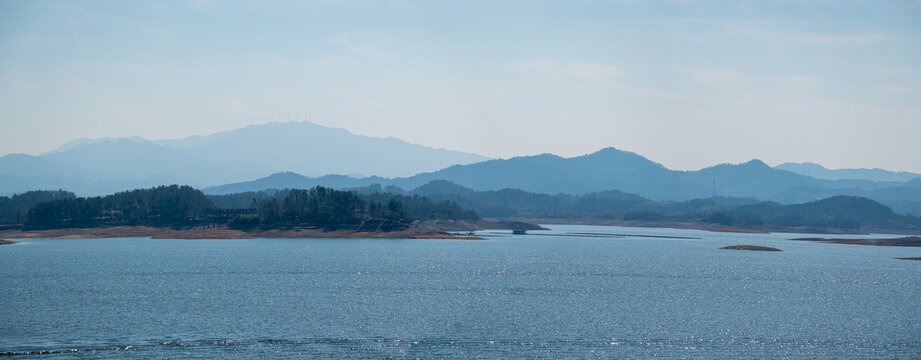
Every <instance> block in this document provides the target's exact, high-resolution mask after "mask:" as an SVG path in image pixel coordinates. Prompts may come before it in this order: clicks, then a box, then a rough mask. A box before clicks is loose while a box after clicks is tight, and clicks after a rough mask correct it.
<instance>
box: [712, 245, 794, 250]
mask: <svg viewBox="0 0 921 360" xmlns="http://www.w3.org/2000/svg"><path fill="white" fill-rule="evenodd" d="M720 249H722V250H751V251H783V250H780V249H778V248H772V247H767V246H755V245H732V246H724V247H721V248H720Z"/></svg>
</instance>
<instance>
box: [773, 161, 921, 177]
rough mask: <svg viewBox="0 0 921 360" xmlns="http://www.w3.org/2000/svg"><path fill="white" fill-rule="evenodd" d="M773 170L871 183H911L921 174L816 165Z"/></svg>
mask: <svg viewBox="0 0 921 360" xmlns="http://www.w3.org/2000/svg"><path fill="white" fill-rule="evenodd" d="M774 168H775V169H780V170H787V171H790V172H795V173H797V174H800V175H806V176H812V177H814V178H816V179H825V180H846V179H858V180H872V181H893V182H899V181H902V182H904V181H911V180H914V179H921V174H915V173H910V172H905V171H899V172H895V171H888V170H883V169H837V170H831V169H826V168H825V167H824V166H822V165H819V164H816V163H810V162H806V163H789V162H788V163H783V164H780V165H777V166H775V167H774Z"/></svg>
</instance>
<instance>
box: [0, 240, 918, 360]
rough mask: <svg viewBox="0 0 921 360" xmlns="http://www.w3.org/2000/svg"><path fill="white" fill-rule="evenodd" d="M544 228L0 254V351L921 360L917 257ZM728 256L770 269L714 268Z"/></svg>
mask: <svg viewBox="0 0 921 360" xmlns="http://www.w3.org/2000/svg"><path fill="white" fill-rule="evenodd" d="M551 228H553V230H551V231H540V232H533V234H530V235H523V236H511V235H510V234H508V232H493V231H487V232H481V234H484V235H485V236H486V237H487V238H488V239H489V240H487V241H457V240H388V239H367V240H365V239H357V240H356V239H255V240H194V241H193V240H151V239H142V238H124V239H85V240H41V239H38V240H26V241H23V243H21V244H16V245H5V246H0V270H2V271H3V273H2V276H0V291H2V292H0V352H2V353H3V354H5V355H12V356H14V357H20V356H21V357H26V358H31V357H43V358H44V357H48V356H51V357H52V358H54V357H57V358H62V357H63V358H69V357H74V358H77V357H79V358H83V357H96V358H125V357H133V358H151V357H159V358H163V357H179V358H220V357H225V358H226V357H233V358H246V357H278V356H289V357H320V358H350V357H351V358H389V357H392V358H416V357H421V358H433V357H450V358H560V357H583V358H584V357H589V358H595V357H618V358H623V357H627V358H643V357H652V356H665V357H678V358H725V357H736V358H754V357H769V358H912V357H918V356H921V355H919V354H921V262H918V261H900V260H893V259H892V258H894V257H917V256H921V248H897V247H871V246H855V245H836V244H820V243H809V242H798V241H789V240H786V239H789V238H793V237H801V236H804V235H796V234H725V233H710V232H703V231H693V230H671V229H643V228H621V227H589V226H551ZM736 244H751V245H765V246H773V247H778V248H781V249H782V250H783V252H753V251H730V250H718V248H719V247H721V246H726V245H736ZM46 354H51V355H46Z"/></svg>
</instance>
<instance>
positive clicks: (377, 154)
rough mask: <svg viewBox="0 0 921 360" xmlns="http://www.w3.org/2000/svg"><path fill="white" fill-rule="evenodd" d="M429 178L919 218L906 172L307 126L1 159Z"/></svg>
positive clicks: (467, 184) (13, 181) (260, 181)
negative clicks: (849, 202) (432, 144)
mask: <svg viewBox="0 0 921 360" xmlns="http://www.w3.org/2000/svg"><path fill="white" fill-rule="evenodd" d="M266 174H272V175H269V176H266ZM326 174H352V175H326ZM355 174H372V175H374V176H363V175H355ZM251 179H257V180H251ZM436 180H444V181H447V182H450V183H452V184H454V185H456V186H460V187H464V188H468V189H470V190H471V191H494V190H501V189H519V190H522V191H526V192H533V193H543V194H570V195H582V194H587V193H599V192H606V191H611V190H616V191H619V192H623V193H629V194H636V195H638V196H642V197H644V198H647V199H651V200H655V201H687V200H690V199H698V198H710V197H713V196H719V197H733V198H751V199H757V200H771V201H777V202H780V203H784V204H792V203H802V202H808V201H814V200H819V199H823V198H827V197H830V196H834V195H852V196H862V197H867V198H870V199H873V200H876V201H878V202H880V203H882V204H885V205H886V206H889V207H891V208H892V209H893V210H895V211H896V212H898V213H912V214H921V177H918V176H917V174H911V173H903V172H902V173H896V172H889V171H885V170H879V169H872V170H866V169H844V170H828V169H825V168H823V167H821V166H819V165H815V164H789V163H788V164H783V165H780V166H777V167H774V168H772V167H770V166H768V165H767V164H765V163H763V162H761V161H759V160H752V161H749V162H746V163H743V164H720V165H716V166H713V167H708V168H704V169H701V170H696V171H675V170H670V169H668V168H666V167H665V166H662V165H661V164H659V163H656V162H653V161H650V160H649V159H646V158H644V157H643V156H640V155H638V154H635V153H632V152H627V151H622V150H618V149H615V148H606V149H602V150H599V151H597V152H595V153H592V154H587V155H583V156H576V157H571V158H564V157H560V156H557V155H552V154H540V155H533V156H522V157H514V158H510V159H496V160H488V159H486V158H484V157H482V156H479V155H476V154H470V153H462V152H456V151H449V150H443V149H433V148H428V147H425V146H421V145H414V144H410V143H407V142H404V141H401V140H398V139H394V138H373V137H366V136H360V135H354V134H352V133H350V132H348V131H346V130H343V129H335V128H328V127H324V126H320V125H316V124H313V123H307V122H293V123H270V124H263V125H254V126H249V127H246V128H242V129H236V130H230V131H224V132H219V133H215V134H211V135H206V136H191V137H186V138H182V139H175V140H162V141H148V140H145V139H143V138H138V137H133V138H117V139H80V140H75V141H72V142H69V143H67V144H64V145H63V146H61V147H60V148H58V149H56V150H54V151H50V152H48V153H45V154H41V155H38V156H32V155H23V154H11V155H7V156H3V157H0V195H10V194H14V193H21V192H24V191H27V190H34V189H66V190H70V191H73V192H75V193H77V194H78V195H102V194H109V193H113V192H116V191H122V190H128V189H134V188H143V187H152V186H156V185H165V184H187V185H192V186H195V187H199V188H204V191H205V192H206V193H209V194H228V193H237V192H245V191H259V190H264V189H284V188H309V187H313V186H317V185H323V186H328V187H332V188H337V189H352V188H361V187H367V186H371V185H374V184H379V185H381V186H382V187H391V188H390V189H391V190H395V189H397V188H399V189H401V190H404V189H405V190H411V189H416V188H418V187H420V186H423V185H425V184H429V183H431V182H432V181H436ZM220 184H226V185H220Z"/></svg>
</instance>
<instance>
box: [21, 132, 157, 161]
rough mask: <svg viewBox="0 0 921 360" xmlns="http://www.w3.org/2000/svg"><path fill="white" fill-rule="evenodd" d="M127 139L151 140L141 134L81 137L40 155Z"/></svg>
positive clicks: (131, 140) (129, 140) (128, 140)
mask: <svg viewBox="0 0 921 360" xmlns="http://www.w3.org/2000/svg"><path fill="white" fill-rule="evenodd" d="M125 141H127V142H132V143H137V144H139V143H145V142H149V140H147V139H145V138H143V137H140V136H131V137H123V138H116V137H104V138H79V139H74V140H71V141H68V142H66V143H64V145H61V146H58V147H57V148H56V149H54V150H51V151H48V152H46V153H43V154H40V155H39V156H44V155H49V154H54V153H57V152H62V151H68V150H72V149H74V148H77V147H79V146H82V145H87V144H99V143H107V142H125Z"/></svg>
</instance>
